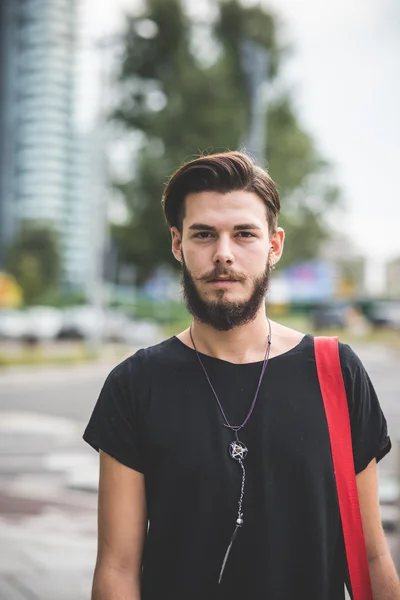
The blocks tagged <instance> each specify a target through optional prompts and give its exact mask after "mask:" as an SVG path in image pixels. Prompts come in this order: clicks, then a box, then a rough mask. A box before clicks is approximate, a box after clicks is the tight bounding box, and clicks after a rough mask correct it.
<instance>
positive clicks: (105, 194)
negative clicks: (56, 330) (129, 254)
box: [89, 36, 121, 352]
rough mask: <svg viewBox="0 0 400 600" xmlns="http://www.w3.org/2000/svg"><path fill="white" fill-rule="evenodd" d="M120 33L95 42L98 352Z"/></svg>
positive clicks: (93, 295) (94, 341)
mask: <svg viewBox="0 0 400 600" xmlns="http://www.w3.org/2000/svg"><path fill="white" fill-rule="evenodd" d="M120 42H121V40H120V37H119V36H108V37H107V38H104V39H101V40H99V41H98V42H97V43H96V44H95V45H96V48H97V50H98V52H99V53H100V70H99V104H98V113H97V127H96V131H95V132H94V137H93V143H94V159H93V163H92V164H93V173H94V181H95V186H94V195H93V199H94V206H93V269H92V279H91V286H90V290H89V294H90V304H91V307H92V309H93V313H94V314H95V315H96V316H99V327H95V328H93V331H92V334H91V338H90V340H89V344H90V346H91V349H92V350H93V351H94V352H98V351H99V349H100V346H101V343H102V341H103V325H104V318H105V308H106V305H107V289H106V282H105V270H106V269H105V258H106V253H107V250H108V248H109V231H108V200H109V181H108V175H109V168H108V157H107V142H108V125H107V123H108V113H109V110H110V100H109V90H110V87H111V76H110V56H109V54H108V53H107V50H108V49H109V48H111V47H114V46H116V45H117V44H120Z"/></svg>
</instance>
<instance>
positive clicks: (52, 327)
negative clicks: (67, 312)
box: [24, 306, 63, 341]
mask: <svg viewBox="0 0 400 600" xmlns="http://www.w3.org/2000/svg"><path fill="white" fill-rule="evenodd" d="M25 319H26V331H25V333H24V338H25V339H28V340H32V341H42V340H54V339H56V338H57V336H58V335H59V333H60V331H61V328H62V324H63V315H62V311H61V310H60V309H58V308H53V307H51V306H32V307H31V308H28V309H27V310H26V311H25Z"/></svg>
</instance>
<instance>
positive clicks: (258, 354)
mask: <svg viewBox="0 0 400 600" xmlns="http://www.w3.org/2000/svg"><path fill="white" fill-rule="evenodd" d="M268 334H269V325H268V321H267V318H266V314H265V308H264V304H263V305H262V307H261V308H260V310H259V311H258V313H257V316H256V318H255V319H254V321H251V323H247V324H246V325H242V326H241V327H235V328H234V329H231V330H229V331H217V330H216V329H213V328H212V327H211V326H210V325H206V324H204V323H200V322H199V321H196V320H194V322H193V325H192V335H193V339H194V342H195V344H196V348H197V350H198V351H199V352H202V353H204V354H209V355H210V356H214V357H215V358H219V359H221V360H227V361H229V362H233V363H247V362H257V361H259V360H263V358H264V354H265V350H266V347H267V340H268Z"/></svg>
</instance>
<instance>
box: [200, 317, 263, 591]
mask: <svg viewBox="0 0 400 600" xmlns="http://www.w3.org/2000/svg"><path fill="white" fill-rule="evenodd" d="M267 321H268V327H269V333H268V342H267V348H266V350H265V355H264V360H263V365H262V368H261V373H260V377H259V380H258V385H257V389H256V393H255V394H254V398H253V402H252V403H251V406H250V409H249V412H248V413H247V415H246V418H245V419H244V421H243V423H241V425H231V424H230V423H229V421H228V419H227V417H226V415H225V412H224V409H223V408H222V405H221V402H220V401H219V398H218V395H217V392H216V391H215V389H214V386H213V385H212V383H211V381H210V378H209V376H208V373H207V371H206V368H205V366H204V364H203V361H202V360H201V358H200V354H199V353H198V351H197V348H196V344H195V343H194V339H193V334H192V325H191V326H190V329H189V332H190V339H191V341H192V344H193V348H194V350H195V352H196V356H197V358H198V361H199V363H200V365H201V368H202V369H203V371H204V375H205V376H206V379H207V381H208V384H209V386H210V388H211V391H212V392H213V394H214V397H215V399H216V401H217V404H218V407H219V409H220V411H221V414H222V416H223V419H224V421H225V423H222V425H223V426H224V427H227V428H228V429H230V430H231V431H233V432H234V434H235V439H234V440H233V442H231V443H230V444H229V448H228V451H229V455H230V456H231V457H232V458H233V459H234V460H237V461H238V462H239V464H240V466H241V469H242V485H241V489H240V497H239V502H238V505H239V510H238V516H237V519H236V527H235V530H234V532H233V534H232V537H231V539H230V542H229V546H228V548H227V550H226V552H225V556H224V560H223V561H222V566H221V571H220V574H219V579H218V583H221V581H222V576H223V574H224V570H225V566H226V563H227V561H228V557H229V553H230V551H231V548H232V544H233V542H234V541H235V539H236V536H237V534H238V531H239V529H240V527H242V525H243V512H242V504H243V496H244V484H245V481H246V470H245V467H244V464H243V460H244V459H245V458H246V456H247V453H248V449H247V447H246V445H245V444H244V443H243V442H242V441H241V440H240V439H239V436H238V431H240V430H241V429H243V427H244V426H245V425H246V423H247V421H248V420H249V419H250V417H251V414H252V412H253V410H254V407H255V405H256V402H257V398H258V392H259V390H260V387H261V382H262V379H263V376H264V373H265V369H266V368H267V365H268V359H269V353H270V350H271V323H270V320H269V319H268V317H267Z"/></svg>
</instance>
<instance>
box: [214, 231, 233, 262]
mask: <svg viewBox="0 0 400 600" xmlns="http://www.w3.org/2000/svg"><path fill="white" fill-rule="evenodd" d="M213 261H214V264H217V265H219V264H222V265H232V264H233V263H234V262H235V257H234V255H233V252H232V249H231V246H230V242H229V238H225V237H223V236H221V237H220V239H219V240H218V243H217V247H216V249H215V253H214V257H213Z"/></svg>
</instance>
